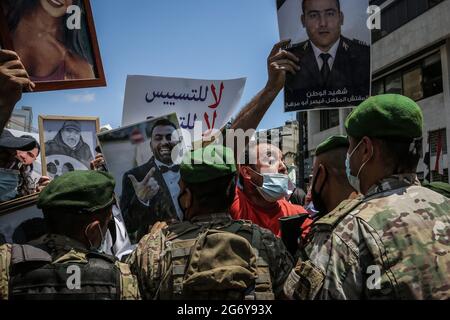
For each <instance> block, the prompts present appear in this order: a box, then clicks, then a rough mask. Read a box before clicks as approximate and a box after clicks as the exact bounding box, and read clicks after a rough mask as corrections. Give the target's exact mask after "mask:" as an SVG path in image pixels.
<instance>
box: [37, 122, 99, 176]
mask: <svg viewBox="0 0 450 320" xmlns="http://www.w3.org/2000/svg"><path fill="white" fill-rule="evenodd" d="M99 127H100V124H99V118H96V117H63V116H39V135H40V141H41V143H42V145H41V149H42V150H41V162H42V173H43V175H44V176H48V177H50V178H52V179H53V178H56V177H58V176H61V175H63V174H64V173H67V172H70V171H75V170H89V169H90V162H91V161H92V160H94V157H95V148H96V147H97V132H99V130H100V128H99Z"/></svg>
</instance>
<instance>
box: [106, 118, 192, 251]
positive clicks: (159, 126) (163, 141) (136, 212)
mask: <svg viewBox="0 0 450 320" xmlns="http://www.w3.org/2000/svg"><path fill="white" fill-rule="evenodd" d="M179 129H180V125H179V123H178V119H177V116H176V114H170V115H167V116H163V117H159V118H154V119H151V120H147V121H145V122H140V123H137V124H133V125H130V126H126V127H123V128H120V129H116V130H111V131H107V132H102V133H100V134H99V135H98V140H99V142H100V148H101V150H102V154H103V156H104V158H105V162H106V166H107V168H108V171H109V172H110V173H112V174H113V175H114V178H115V179H116V189H115V191H116V194H117V195H118V196H119V197H120V208H121V210H122V214H123V217H124V220H125V225H126V227H127V231H128V234H129V236H130V240H131V241H132V242H133V243H136V242H138V241H139V239H141V238H142V236H144V235H146V234H147V233H148V229H149V226H151V225H153V224H154V223H155V222H157V221H172V220H182V218H183V213H182V211H181V209H180V207H179V204H178V195H179V193H180V188H179V185H178V181H179V180H180V166H179V165H178V164H177V163H179V161H181V156H182V155H183V153H184V151H185V148H184V143H183V139H182V135H181V132H180V130H179Z"/></svg>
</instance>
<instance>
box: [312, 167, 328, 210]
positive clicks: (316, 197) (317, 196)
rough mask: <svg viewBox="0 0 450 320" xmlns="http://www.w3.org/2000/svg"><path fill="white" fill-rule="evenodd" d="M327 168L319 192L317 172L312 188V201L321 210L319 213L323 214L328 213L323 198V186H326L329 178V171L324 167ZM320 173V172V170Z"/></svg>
mask: <svg viewBox="0 0 450 320" xmlns="http://www.w3.org/2000/svg"><path fill="white" fill-rule="evenodd" d="M324 170H325V180H324V181H323V184H322V187H320V190H319V192H316V182H317V180H318V177H319V176H318V175H317V174H316V176H315V177H314V182H313V185H312V188H311V199H312V202H313V204H314V208H315V209H316V210H317V211H319V215H320V216H323V215H325V214H327V213H328V210H327V207H326V206H325V203H324V202H323V199H322V197H321V194H322V191H323V188H324V187H325V184H326V181H327V178H328V172H327V170H326V169H325V168H324ZM318 173H319V172H318Z"/></svg>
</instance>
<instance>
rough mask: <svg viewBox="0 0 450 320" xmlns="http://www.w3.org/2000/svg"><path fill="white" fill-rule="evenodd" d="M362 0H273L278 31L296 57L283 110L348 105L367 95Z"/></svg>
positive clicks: (367, 34)
mask: <svg viewBox="0 0 450 320" xmlns="http://www.w3.org/2000/svg"><path fill="white" fill-rule="evenodd" d="M368 6H369V1H368V0H277V9H278V24H279V29H280V37H281V39H283V40H286V39H291V43H290V44H289V46H288V47H287V48H286V49H287V50H288V51H290V52H291V53H293V54H294V55H295V56H296V57H297V58H298V59H299V62H298V65H299V67H300V70H296V72H295V74H291V73H288V75H287V80H286V85H285V111H286V112H290V111H305V110H311V109H321V108H339V107H353V106H357V105H358V104H360V103H361V102H362V101H364V100H365V99H367V98H368V97H369V95H370V88H371V55H370V43H371V30H369V28H368V27H367V20H368V18H369V16H368V14H367V9H368Z"/></svg>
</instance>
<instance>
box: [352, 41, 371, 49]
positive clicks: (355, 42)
mask: <svg viewBox="0 0 450 320" xmlns="http://www.w3.org/2000/svg"><path fill="white" fill-rule="evenodd" d="M352 43H353V44H356V45H358V46H363V47H368V46H369V45H368V44H367V43H366V42H364V41H361V40H358V39H353V40H352Z"/></svg>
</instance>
